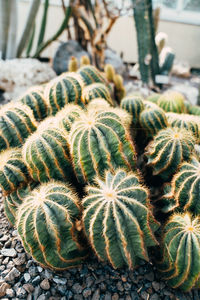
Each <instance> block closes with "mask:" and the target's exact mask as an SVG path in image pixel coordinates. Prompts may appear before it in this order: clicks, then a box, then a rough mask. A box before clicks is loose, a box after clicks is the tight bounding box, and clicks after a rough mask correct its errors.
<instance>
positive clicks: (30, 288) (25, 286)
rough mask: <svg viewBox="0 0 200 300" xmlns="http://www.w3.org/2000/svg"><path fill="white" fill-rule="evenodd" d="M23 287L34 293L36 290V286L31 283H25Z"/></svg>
mask: <svg viewBox="0 0 200 300" xmlns="http://www.w3.org/2000/svg"><path fill="white" fill-rule="evenodd" d="M23 288H24V289H25V290H26V291H27V293H32V292H33V291H34V289H35V288H34V286H33V285H32V284H30V283H25V284H24V285H23Z"/></svg>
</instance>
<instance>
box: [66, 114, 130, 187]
mask: <svg viewBox="0 0 200 300" xmlns="http://www.w3.org/2000/svg"><path fill="white" fill-rule="evenodd" d="M69 140H70V141H71V144H70V149H71V156H72V160H73V165H74V170H75V173H76V176H77V178H78V180H79V181H80V182H82V183H87V182H91V181H93V179H94V177H95V176H96V175H99V176H103V173H104V171H105V170H106V169H110V170H114V169H115V168H118V167H124V168H126V169H128V170H132V169H134V168H135V155H136V154H135V153H136V152H135V148H134V145H133V144H132V142H131V141H130V137H129V134H128V132H127V130H126V129H125V127H124V126H123V125H122V121H121V119H120V116H118V115H117V114H116V113H115V112H113V111H110V112H109V111H107V112H97V111H91V110H90V111H89V112H88V114H83V115H82V116H81V119H80V120H77V121H76V122H75V123H74V125H73V127H72V130H71V132H70V136H69Z"/></svg>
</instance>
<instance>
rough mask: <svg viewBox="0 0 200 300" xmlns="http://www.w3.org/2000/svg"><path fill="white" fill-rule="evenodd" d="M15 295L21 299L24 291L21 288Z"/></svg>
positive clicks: (24, 293)
mask: <svg viewBox="0 0 200 300" xmlns="http://www.w3.org/2000/svg"><path fill="white" fill-rule="evenodd" d="M16 294H17V296H18V297H19V298H22V297H23V296H25V295H26V290H25V289H24V288H23V287H21V288H19V289H18V290H17V292H16Z"/></svg>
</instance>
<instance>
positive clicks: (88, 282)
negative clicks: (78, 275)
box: [86, 276, 94, 288]
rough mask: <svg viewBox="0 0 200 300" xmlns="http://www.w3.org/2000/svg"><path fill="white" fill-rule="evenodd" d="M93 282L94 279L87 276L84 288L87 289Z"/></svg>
mask: <svg viewBox="0 0 200 300" xmlns="http://www.w3.org/2000/svg"><path fill="white" fill-rule="evenodd" d="M93 282H94V278H93V277H91V276H89V277H87V278H86V286H87V287H88V288H89V287H91V286H92V284H93Z"/></svg>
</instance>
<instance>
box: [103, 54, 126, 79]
mask: <svg viewBox="0 0 200 300" xmlns="http://www.w3.org/2000/svg"><path fill="white" fill-rule="evenodd" d="M105 64H111V65H112V66H113V67H114V68H115V71H116V73H118V74H121V75H123V73H124V72H125V65H124V63H123V61H122V59H121V57H120V56H119V55H118V54H117V53H116V52H115V51H114V50H112V49H106V50H105Z"/></svg>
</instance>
